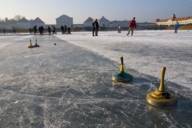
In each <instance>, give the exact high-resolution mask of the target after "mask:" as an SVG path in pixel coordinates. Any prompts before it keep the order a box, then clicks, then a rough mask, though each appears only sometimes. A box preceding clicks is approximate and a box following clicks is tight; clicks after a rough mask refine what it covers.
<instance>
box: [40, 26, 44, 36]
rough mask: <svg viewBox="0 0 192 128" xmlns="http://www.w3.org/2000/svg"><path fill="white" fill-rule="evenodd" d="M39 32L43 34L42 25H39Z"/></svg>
mask: <svg viewBox="0 0 192 128" xmlns="http://www.w3.org/2000/svg"><path fill="white" fill-rule="evenodd" d="M39 33H40V35H43V33H44V27H43V26H40V27H39Z"/></svg>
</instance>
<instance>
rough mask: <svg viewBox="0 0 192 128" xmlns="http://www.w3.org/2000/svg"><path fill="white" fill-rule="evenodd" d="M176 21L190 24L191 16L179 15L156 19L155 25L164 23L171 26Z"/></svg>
mask: <svg viewBox="0 0 192 128" xmlns="http://www.w3.org/2000/svg"><path fill="white" fill-rule="evenodd" d="M176 22H179V24H181V25H188V24H192V17H179V18H169V19H157V20H156V24H157V25H166V26H171V25H175V24H176Z"/></svg>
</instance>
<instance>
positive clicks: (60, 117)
mask: <svg viewBox="0 0 192 128" xmlns="http://www.w3.org/2000/svg"><path fill="white" fill-rule="evenodd" d="M152 34H154V35H155V32H154V33H152ZM156 34H158V32H157V33H156ZM110 35H111V37H110ZM146 35H147V33H146ZM149 35H150V34H149ZM103 36H104V37H98V38H94V39H93V38H92V37H89V35H88V33H74V35H64V36H63V37H62V36H61V37H62V38H64V39H67V40H69V39H70V38H71V39H73V41H72V42H76V43H79V44H81V46H83V47H85V46H89V45H85V46H84V45H82V43H80V42H81V41H82V39H84V38H85V42H86V41H87V44H88V43H92V46H93V45H94V49H99V50H100V51H99V52H100V55H102V56H100V55H98V54H96V53H94V52H97V53H98V51H94V52H92V50H93V48H92V47H91V45H90V46H89V47H86V48H88V49H87V50H86V49H85V48H82V47H78V46H75V45H73V44H71V42H70V43H68V42H67V41H64V40H60V39H58V38H57V37H54V36H27V35H26V36H15V37H11V36H9V37H0V45H2V46H3V47H2V48H1V49H0V128H129V127H131V128H143V127H145V128H155V127H156V128H166V127H171V128H175V127H178V128H188V127H192V122H191V118H192V116H191V115H192V110H191V108H192V99H191V97H192V92H191V90H190V89H188V88H186V87H184V86H183V85H179V84H177V83H174V82H169V81H167V85H168V87H169V89H170V90H172V91H174V92H175V93H176V94H177V98H178V104H177V106H176V107H171V108H165V109H157V108H153V107H151V106H149V105H147V104H146V101H145V96H146V93H147V91H148V90H150V89H151V88H153V87H154V86H155V85H158V78H157V77H154V76H153V75H147V74H144V73H141V72H139V71H138V70H139V69H134V68H132V69H130V68H128V70H129V73H130V74H132V75H133V76H134V81H133V82H132V83H131V84H125V85H122V86H119V87H113V86H112V83H111V76H112V74H114V73H115V72H116V71H117V66H118V63H116V62H115V61H111V60H110V59H111V58H110V59H108V57H107V56H106V55H111V56H112V53H111V51H113V50H111V49H113V48H114V46H111V47H109V45H107V44H108V43H110V42H103V43H106V45H101V44H99V45H98V44H97V42H98V40H101V42H102V40H103V38H104V39H106V40H107V39H108V36H109V38H112V37H115V36H117V38H119V39H121V38H125V40H127V37H123V35H122V37H121V36H120V35H116V33H113V32H107V33H103ZM118 36H120V37H118ZM99 38H101V39H99ZM29 39H32V41H33V43H34V42H35V39H37V40H38V43H39V45H40V48H36V49H28V48H27V46H28V44H29ZM75 40H76V41H75ZM78 40H79V42H78ZM92 40H93V41H92ZM111 40H112V39H111ZM116 40H117V43H118V39H116ZM132 40H134V38H132ZM69 41H70V40H69ZM114 41H115V40H114ZM94 42H95V43H94ZM101 42H100V43H101ZM54 43H56V44H57V45H56V46H55V45H54ZM112 43H113V41H112ZM119 43H120V44H121V43H122V42H119ZM132 44H134V43H132ZM118 46H119V45H117V46H116V47H115V48H118V49H119V48H121V47H118ZM138 46H139V45H138ZM189 46H190V45H189ZM101 47H104V49H103V53H102V52H101V51H102V48H101ZM105 47H106V48H105ZM154 47H155V46H154ZM90 48H91V49H90ZM126 48H128V47H124V49H126ZM105 49H109V50H106V52H104V51H105ZM90 50H91V51H90ZM129 50H130V51H131V48H130V49H129ZM133 50H134V49H133ZM120 51H121V50H120ZM104 53H106V54H104ZM114 53H116V52H114ZM117 53H118V52H117ZM117 53H116V54H114V56H116V57H117V60H116V61H119V56H120V55H121V53H123V52H121V53H119V55H117ZM133 53H134V54H136V51H135V52H133ZM125 54H127V52H125ZM134 54H133V55H134ZM104 55H105V57H103V56H104ZM128 55H129V54H128ZM138 56H139V55H138ZM140 56H141V55H140ZM125 62H126V64H127V62H128V61H127V60H125ZM134 63H136V62H134ZM128 65H130V64H128ZM186 68H187V66H186ZM157 70H158V72H159V67H158V69H157ZM157 74H159V73H157ZM157 76H158V75H157Z"/></svg>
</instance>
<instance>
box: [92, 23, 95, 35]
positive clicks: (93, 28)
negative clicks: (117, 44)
mask: <svg viewBox="0 0 192 128" xmlns="http://www.w3.org/2000/svg"><path fill="white" fill-rule="evenodd" d="M92 36H95V22H93V23H92Z"/></svg>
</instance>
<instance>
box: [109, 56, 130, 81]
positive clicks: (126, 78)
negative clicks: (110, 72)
mask: <svg viewBox="0 0 192 128" xmlns="http://www.w3.org/2000/svg"><path fill="white" fill-rule="evenodd" d="M119 70H120V72H119V73H117V74H115V75H114V76H112V82H113V83H119V82H120V83H129V82H132V80H133V76H131V75H130V74H128V73H126V72H125V65H124V62H123V57H121V64H120V67H119Z"/></svg>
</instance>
